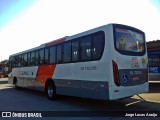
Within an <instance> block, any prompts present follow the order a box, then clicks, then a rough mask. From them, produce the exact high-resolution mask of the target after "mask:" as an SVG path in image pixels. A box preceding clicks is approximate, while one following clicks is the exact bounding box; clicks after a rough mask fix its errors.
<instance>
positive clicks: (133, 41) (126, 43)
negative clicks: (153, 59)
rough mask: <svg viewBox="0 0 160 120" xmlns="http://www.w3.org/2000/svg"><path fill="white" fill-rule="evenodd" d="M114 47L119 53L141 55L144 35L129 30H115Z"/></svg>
mask: <svg viewBox="0 0 160 120" xmlns="http://www.w3.org/2000/svg"><path fill="white" fill-rule="evenodd" d="M115 42H116V43H115V47H116V49H117V50H118V51H119V52H120V53H122V54H123V53H124V54H125V52H126V53H131V52H132V53H135V54H139V53H140V54H143V53H144V51H145V40H144V35H143V33H141V32H137V31H134V30H130V29H124V28H115Z"/></svg>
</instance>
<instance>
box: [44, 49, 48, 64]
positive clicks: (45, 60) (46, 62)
mask: <svg viewBox="0 0 160 120" xmlns="http://www.w3.org/2000/svg"><path fill="white" fill-rule="evenodd" d="M44 63H45V64H48V49H45V57H44Z"/></svg>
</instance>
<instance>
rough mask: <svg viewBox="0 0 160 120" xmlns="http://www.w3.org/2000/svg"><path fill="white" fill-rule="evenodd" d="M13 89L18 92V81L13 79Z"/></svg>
mask: <svg viewBox="0 0 160 120" xmlns="http://www.w3.org/2000/svg"><path fill="white" fill-rule="evenodd" d="M14 87H15V89H16V90H20V87H19V86H18V80H17V79H15V81H14Z"/></svg>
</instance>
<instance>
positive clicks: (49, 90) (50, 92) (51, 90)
mask: <svg viewBox="0 0 160 120" xmlns="http://www.w3.org/2000/svg"><path fill="white" fill-rule="evenodd" d="M45 92H46V95H47V97H48V99H49V100H56V96H57V95H56V87H55V84H54V83H53V82H52V81H49V82H48V83H47V85H46V90H45Z"/></svg>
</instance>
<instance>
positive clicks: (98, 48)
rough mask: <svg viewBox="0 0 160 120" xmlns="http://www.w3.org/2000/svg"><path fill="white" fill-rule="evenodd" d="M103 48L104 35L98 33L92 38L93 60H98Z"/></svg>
mask: <svg viewBox="0 0 160 120" xmlns="http://www.w3.org/2000/svg"><path fill="white" fill-rule="evenodd" d="M103 48H104V34H103V33H99V34H96V35H94V36H93V50H92V51H93V59H99V58H100V57H101V55H102V52H103Z"/></svg>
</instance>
